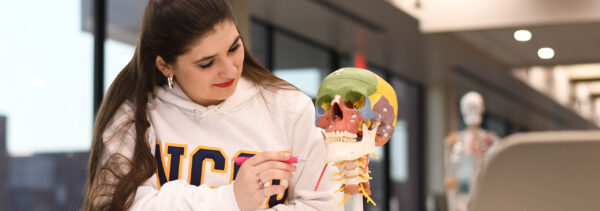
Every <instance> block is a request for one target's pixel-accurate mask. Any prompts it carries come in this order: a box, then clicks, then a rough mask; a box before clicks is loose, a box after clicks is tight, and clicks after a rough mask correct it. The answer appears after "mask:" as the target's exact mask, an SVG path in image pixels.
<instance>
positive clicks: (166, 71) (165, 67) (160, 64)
mask: <svg viewBox="0 0 600 211" xmlns="http://www.w3.org/2000/svg"><path fill="white" fill-rule="evenodd" d="M155 65H156V67H157V68H158V70H159V71H160V72H161V73H162V74H163V75H164V76H165V77H170V76H173V68H172V67H171V65H170V64H167V62H165V60H164V59H163V58H162V57H160V56H156V64H155Z"/></svg>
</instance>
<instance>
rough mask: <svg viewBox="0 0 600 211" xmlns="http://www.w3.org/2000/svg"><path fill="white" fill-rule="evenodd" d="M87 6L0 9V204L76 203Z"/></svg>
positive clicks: (86, 126) (86, 133) (87, 137)
mask: <svg viewBox="0 0 600 211" xmlns="http://www.w3.org/2000/svg"><path fill="white" fill-rule="evenodd" d="M86 6H90V5H89V4H88V5H86V3H85V1H77V0H68V1H30V0H24V1H9V2H5V3H3V5H2V7H0V28H2V30H3V32H5V33H1V34H0V46H2V47H0V65H1V66H2V68H1V69H0V73H2V75H3V76H5V77H2V79H0V99H2V100H0V169H2V172H3V177H2V179H1V180H0V207H1V208H0V209H2V210H72V209H76V208H78V207H80V204H81V200H82V195H83V193H84V192H83V191H84V189H83V187H84V184H85V175H86V172H85V169H86V167H87V159H88V151H89V149H90V145H91V136H92V124H93V122H92V121H93V117H92V115H93V111H92V109H93V105H92V98H93V96H92V94H93V92H92V89H93V78H92V77H93V70H92V68H93V65H92V59H93V34H91V33H90V32H89V30H86V29H88V28H87V26H86V23H87V24H88V25H89V22H90V20H89V19H86V17H88V18H89V17H91V14H90V12H89V10H84V8H86ZM88 8H89V7H88ZM86 20H87V21H86Z"/></svg>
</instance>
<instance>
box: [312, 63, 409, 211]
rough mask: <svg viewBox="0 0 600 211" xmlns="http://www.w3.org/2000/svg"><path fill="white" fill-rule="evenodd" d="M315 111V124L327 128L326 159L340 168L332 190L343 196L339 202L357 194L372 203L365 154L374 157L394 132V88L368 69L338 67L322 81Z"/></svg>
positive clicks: (396, 109)
mask: <svg viewBox="0 0 600 211" xmlns="http://www.w3.org/2000/svg"><path fill="white" fill-rule="evenodd" d="M316 111H317V125H318V126H319V127H320V128H323V129H324V130H325V131H326V134H325V142H326V145H327V163H335V164H334V166H338V168H339V169H340V172H339V173H338V174H337V175H334V176H339V179H335V180H334V181H339V182H341V183H342V184H341V187H340V189H339V190H337V191H336V192H339V191H343V192H344V193H345V194H346V196H345V198H344V200H343V201H342V202H341V203H340V205H341V204H343V203H344V202H345V201H346V200H347V199H348V197H349V196H350V195H352V194H362V196H364V197H366V198H367V200H368V202H371V203H373V204H374V205H375V202H374V201H373V200H372V199H371V197H369V195H371V190H370V185H369V180H370V179H371V177H369V172H370V171H369V170H368V163H369V155H374V156H375V157H376V155H375V154H374V152H375V146H381V145H383V144H385V143H386V142H387V141H388V140H389V139H390V137H391V136H392V133H393V132H394V128H395V125H396V117H397V114H398V102H397V99H396V93H395V92H394V89H393V88H392V86H390V84H388V83H387V82H385V81H384V80H383V79H382V78H380V77H379V76H377V75H375V74H374V73H372V72H371V71H368V70H365V69H360V68H342V69H339V70H337V71H335V72H333V73H331V74H330V75H329V76H327V77H326V78H325V79H324V80H323V82H322V83H321V86H320V87H319V92H318V94H317V101H316ZM317 186H318V184H317ZM315 189H316V188H315ZM360 202H361V203H362V199H360Z"/></svg>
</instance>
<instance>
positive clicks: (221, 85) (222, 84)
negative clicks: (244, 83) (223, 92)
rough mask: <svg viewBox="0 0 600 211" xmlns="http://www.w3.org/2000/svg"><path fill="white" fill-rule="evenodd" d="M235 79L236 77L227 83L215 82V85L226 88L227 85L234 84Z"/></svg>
mask: <svg viewBox="0 0 600 211" xmlns="http://www.w3.org/2000/svg"><path fill="white" fill-rule="evenodd" d="M234 81H235V79H231V80H230V81H227V82H225V83H220V84H215V86H217V87H221V88H226V87H229V86H231V84H233V82H234Z"/></svg>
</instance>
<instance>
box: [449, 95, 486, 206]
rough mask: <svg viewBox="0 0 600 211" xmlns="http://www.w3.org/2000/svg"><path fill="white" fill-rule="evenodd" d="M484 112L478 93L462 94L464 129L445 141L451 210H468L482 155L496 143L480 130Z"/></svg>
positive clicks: (452, 134)
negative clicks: (465, 127)
mask: <svg viewBox="0 0 600 211" xmlns="http://www.w3.org/2000/svg"><path fill="white" fill-rule="evenodd" d="M484 109H485V107H484V103H483V97H482V96H481V95H480V94H479V93H477V92H473V91H471V92H468V93H467V94H465V95H464V96H463V97H462V99H461V100H460V111H461V114H462V116H463V120H464V122H465V124H466V126H467V129H465V130H464V131H459V132H453V133H451V134H450V135H449V136H448V137H447V138H446V140H445V146H446V147H445V150H444V151H445V153H444V154H445V155H444V159H445V167H446V182H445V183H446V190H447V191H446V194H447V201H448V208H449V210H450V211H466V210H468V204H469V201H470V197H471V193H472V190H474V189H475V185H476V184H477V183H476V181H477V178H478V176H479V171H480V170H481V169H482V167H483V165H484V163H485V155H486V153H488V151H489V149H490V148H491V147H492V146H493V145H494V144H495V143H497V142H498V138H497V136H496V135H495V134H494V133H492V132H488V131H485V130H483V129H481V128H479V125H480V124H481V120H482V115H483V112H484Z"/></svg>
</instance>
